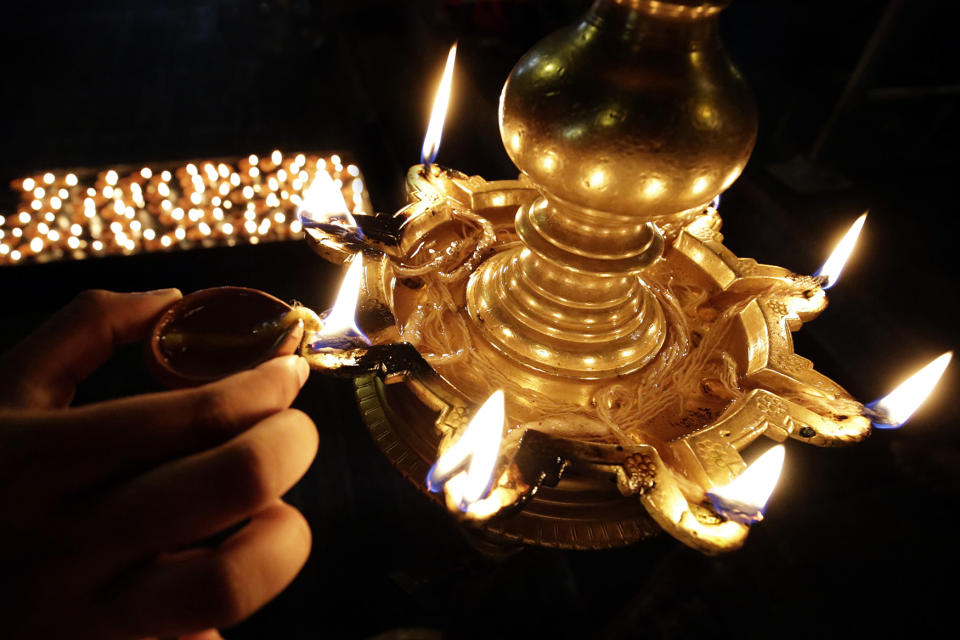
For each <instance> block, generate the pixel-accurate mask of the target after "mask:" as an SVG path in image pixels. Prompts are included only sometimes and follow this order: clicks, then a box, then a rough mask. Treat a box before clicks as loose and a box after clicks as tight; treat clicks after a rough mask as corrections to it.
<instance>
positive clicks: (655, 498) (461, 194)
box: [303, 166, 870, 553]
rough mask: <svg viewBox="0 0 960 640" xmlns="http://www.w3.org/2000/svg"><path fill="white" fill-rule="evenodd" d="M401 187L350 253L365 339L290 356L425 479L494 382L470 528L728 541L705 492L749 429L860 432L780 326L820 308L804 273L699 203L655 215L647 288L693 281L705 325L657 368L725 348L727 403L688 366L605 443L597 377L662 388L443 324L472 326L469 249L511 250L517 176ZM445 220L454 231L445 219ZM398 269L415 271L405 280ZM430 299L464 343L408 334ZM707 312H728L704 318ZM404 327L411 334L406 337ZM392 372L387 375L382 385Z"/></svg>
mask: <svg viewBox="0 0 960 640" xmlns="http://www.w3.org/2000/svg"><path fill="white" fill-rule="evenodd" d="M407 184H408V191H409V194H410V199H411V204H410V205H409V206H408V207H406V208H405V209H403V210H402V211H401V212H400V214H399V215H400V216H401V217H403V219H404V224H403V225H402V233H401V236H400V237H399V238H398V242H397V244H396V246H395V247H394V248H392V249H390V248H386V250H383V251H381V250H375V249H373V248H372V247H371V248H369V249H367V250H366V251H364V253H363V259H364V262H365V265H366V266H365V270H364V279H363V282H362V290H361V293H360V302H359V305H358V306H359V310H358V324H359V325H360V328H362V329H363V330H364V332H366V333H367V334H368V335H369V336H370V337H371V338H372V341H373V343H374V345H373V346H370V347H360V348H357V349H355V350H351V351H346V352H333V353H315V352H312V351H311V350H310V349H309V348H306V349H305V350H304V352H303V353H304V355H305V356H306V357H307V358H308V360H309V361H310V362H311V365H312V366H313V367H314V368H315V369H319V370H322V371H326V372H329V373H335V374H338V375H351V376H360V377H359V378H357V385H358V398H359V399H360V403H361V409H362V413H363V416H364V419H365V420H366V421H367V424H368V426H369V427H370V429H371V432H372V433H373V435H374V437H375V439H376V440H377V442H378V444H379V445H380V446H381V447H382V449H383V450H384V452H385V454H386V455H387V457H388V458H390V460H391V461H392V462H393V463H394V464H395V465H396V466H397V467H398V468H399V469H400V470H401V471H402V472H403V473H404V474H405V475H407V476H408V477H409V478H410V480H411V481H412V482H414V483H415V484H417V486H419V487H421V488H422V489H423V490H424V491H426V486H425V483H424V480H425V476H426V471H427V469H429V466H430V464H431V463H432V462H433V460H435V459H436V457H437V456H438V455H439V454H441V453H442V452H443V451H444V450H445V449H446V448H447V447H449V446H450V443H451V442H453V441H455V440H456V438H457V437H458V435H459V434H460V433H461V431H462V429H463V428H464V426H465V424H466V423H467V421H468V419H469V417H470V415H471V413H472V412H473V411H474V410H475V408H476V407H477V406H478V405H479V404H480V402H481V401H482V400H483V399H484V398H485V397H486V395H487V394H489V392H490V391H492V390H493V389H494V388H498V387H501V388H504V389H505V390H506V391H507V396H508V399H507V414H508V418H507V420H508V425H509V426H508V430H507V437H506V441H505V444H504V446H503V448H502V449H501V459H500V462H499V464H498V468H497V472H496V478H495V481H494V490H493V492H492V493H491V496H490V498H488V499H487V501H488V504H485V505H483V506H484V509H483V510H480V511H478V512H477V513H476V514H471V513H468V514H464V516H463V517H464V518H465V519H466V521H467V522H468V523H469V524H470V525H471V526H475V527H479V528H480V530H482V531H483V532H485V533H484V535H486V536H488V537H492V538H494V539H500V540H503V541H513V542H522V543H526V544H539V545H544V546H558V547H564V548H581V549H588V548H589V549H594V548H605V547H610V546H619V545H623V544H630V543H632V542H636V541H638V540H641V539H643V538H645V537H647V536H649V535H651V534H652V532H653V531H654V530H655V529H654V528H653V524H652V522H656V524H657V525H658V526H659V527H660V528H661V529H662V530H664V531H666V532H667V533H669V534H670V535H672V536H673V537H675V538H677V539H678V540H680V541H682V542H683V543H684V544H687V545H689V546H691V547H693V548H696V549H699V550H701V551H703V552H705V553H719V552H723V551H729V550H732V549H735V548H737V547H739V546H740V545H742V544H743V542H744V541H745V539H746V536H747V533H748V531H749V528H748V527H747V526H745V525H742V524H739V523H736V522H733V521H730V520H727V519H725V518H723V517H722V516H721V515H718V514H717V513H716V512H715V511H714V509H713V508H712V507H711V506H710V504H709V502H708V501H707V500H706V498H705V492H706V491H708V490H710V489H711V488H714V487H717V486H721V485H724V484H726V483H728V482H729V481H731V480H732V479H733V478H735V477H737V476H738V475H739V474H741V473H742V472H743V470H744V469H745V467H746V465H745V463H744V460H743V458H742V456H741V451H743V450H744V449H745V448H747V447H748V446H750V445H751V444H752V443H754V442H756V441H757V439H759V438H760V437H761V436H765V437H766V438H769V439H771V440H773V441H782V440H785V439H788V438H790V439H795V440H800V441H803V442H807V443H810V444H815V445H819V446H834V445H841V444H845V443H848V442H853V441H857V440H861V439H863V438H864V437H866V436H867V435H868V433H869V431H870V424H869V421H868V420H867V418H865V417H864V416H863V415H861V411H862V407H861V406H860V405H859V404H858V403H857V402H856V401H854V400H853V399H852V398H851V397H850V396H849V394H847V393H846V392H845V391H844V390H843V389H842V388H841V387H839V386H838V385H837V384H836V383H834V382H833V381H831V380H829V379H828V378H826V377H824V376H822V375H821V374H819V373H817V372H816V371H815V370H814V369H813V368H812V365H811V363H810V362H809V361H807V360H805V359H803V358H801V357H799V356H797V355H796V354H795V353H794V352H793V344H792V340H791V337H790V334H791V332H792V331H795V330H797V329H799V328H800V327H801V326H802V324H803V323H804V322H807V321H809V320H812V319H813V318H815V317H816V316H817V315H818V314H819V313H820V312H821V311H822V310H823V309H824V308H825V307H826V296H825V294H824V292H823V289H822V288H821V287H820V284H819V282H818V281H817V280H815V279H814V278H811V277H809V276H799V275H796V274H793V273H791V272H790V271H788V270H786V269H783V268H781V267H776V266H772V265H762V264H758V263H757V262H755V261H753V260H750V259H747V258H740V257H738V256H736V255H735V254H733V253H732V252H731V251H730V250H729V249H727V248H726V247H725V246H724V244H723V237H722V235H721V234H720V231H719V228H720V218H719V216H718V215H717V213H716V211H715V210H713V209H712V208H709V207H708V208H706V209H704V210H703V211H700V212H697V213H695V214H694V215H693V216H691V217H690V218H689V219H688V220H687V221H686V222H684V223H682V224H681V225H680V226H666V225H665V227H664V236H665V238H666V243H665V247H664V252H663V256H662V258H661V259H660V260H659V261H658V262H657V263H656V264H655V265H652V266H651V267H650V269H649V270H648V273H647V274H646V276H645V277H647V278H648V279H649V280H650V282H651V283H657V282H661V281H665V280H670V279H673V280H677V281H680V282H682V283H683V287H686V288H690V289H692V290H696V291H698V292H700V293H698V294H697V299H698V300H699V303H698V304H697V305H696V306H693V307H691V308H690V309H689V313H688V315H689V317H690V318H691V319H694V320H691V321H692V322H697V323H699V324H697V327H698V329H697V331H703V332H704V335H705V336H709V335H710V333H709V332H710V331H712V330H714V329H718V328H720V329H722V331H721V332H720V333H719V334H717V335H718V336H719V337H718V338H717V339H716V340H714V341H710V340H708V339H707V338H704V339H703V340H701V341H700V342H699V346H697V345H692V346H691V349H690V350H689V351H688V352H687V353H686V355H685V356H684V357H683V358H682V359H681V360H678V361H677V362H676V363H675V364H674V365H673V367H672V368H671V369H670V370H668V371H667V372H665V373H664V374H663V376H664V377H671V376H676V375H680V374H681V373H682V372H683V369H684V367H689V366H695V364H694V365H691V364H690V363H697V362H699V361H703V362H709V359H710V358H711V357H712V356H713V355H716V354H728V355H729V357H730V358H732V360H733V361H734V368H733V371H734V375H735V377H736V385H737V389H738V390H737V395H736V398H734V399H730V398H727V399H723V398H720V397H717V396H716V395H714V394H713V393H712V392H711V388H712V387H713V385H715V384H716V380H715V379H714V377H713V376H714V374H713V373H711V370H710V369H709V367H705V368H703V369H702V370H701V369H697V368H696V367H695V368H694V370H693V374H692V375H693V377H692V378H691V379H692V380H693V382H694V384H693V386H692V387H691V388H690V389H687V390H686V391H685V393H686V394H687V396H686V397H685V398H684V405H685V406H684V407H682V408H680V409H679V410H674V409H668V410H667V411H666V412H663V411H661V412H660V413H654V414H651V417H650V419H649V420H647V421H645V422H644V423H643V424H641V425H639V426H638V427H637V428H636V429H631V430H624V431H622V433H623V434H625V435H627V438H626V439H621V440H618V438H617V436H615V435H614V434H615V428H616V427H617V425H616V424H614V425H610V426H605V425H606V424H607V423H604V422H603V421H601V420H599V419H598V416H599V408H600V405H601V404H603V403H604V402H606V400H604V398H606V397H607V396H606V395H605V393H606V392H607V391H608V390H609V389H610V387H611V384H615V385H635V386H636V387H637V390H638V392H639V393H640V394H641V395H644V396H653V397H655V396H656V395H657V394H659V393H662V392H663V391H662V389H661V388H659V387H657V386H646V387H645V386H642V385H643V384H645V383H644V374H645V370H641V371H638V372H636V373H634V374H630V375H626V376H620V377H618V378H617V380H616V382H615V383H611V382H610V381H604V380H603V379H591V378H582V379H574V378H571V377H569V376H557V375H554V374H550V373H547V372H544V371H540V370H537V369H532V368H530V367H527V366H526V365H523V364H521V363H517V362H514V361H512V360H511V359H510V358H509V357H508V356H507V355H506V354H505V353H504V352H503V351H502V350H500V349H497V348H495V347H494V346H492V345H490V344H489V343H488V342H486V339H485V337H484V336H483V334H481V333H480V332H479V331H476V330H473V331H469V332H467V333H466V334H462V335H461V334H458V333H455V329H456V327H457V326H467V327H473V328H474V329H475V326H474V324H473V322H472V320H471V319H470V317H469V316H468V314H467V312H466V311H465V310H464V309H463V304H464V303H465V299H466V297H465V296H466V294H465V289H466V281H467V277H468V275H469V273H470V272H475V271H476V270H477V269H478V267H477V265H476V264H475V263H474V261H475V260H477V259H479V260H482V262H481V263H480V265H479V268H480V270H482V267H483V266H484V265H486V264H488V263H496V261H497V260H498V259H502V256H505V255H509V254H510V250H511V248H512V247H513V246H515V243H516V242H517V235H516V233H515V231H514V230H513V228H512V226H511V225H510V220H511V219H512V218H513V215H512V214H513V212H514V211H516V210H517V209H518V208H520V207H523V206H525V205H526V204H528V203H529V202H531V201H533V200H535V199H536V198H537V195H538V194H537V192H536V191H535V190H534V189H532V188H531V187H530V186H529V185H526V184H524V183H523V182H522V181H498V182H486V181H484V180H483V179H481V178H479V177H476V176H466V175H464V174H461V173H458V172H455V171H449V170H444V169H441V168H439V167H436V166H432V167H423V166H417V167H413V168H412V169H411V170H410V172H409V174H408V179H407ZM465 215H466V217H464V216H465ZM464 221H468V222H464ZM451 225H460V226H454V227H453V229H454V231H451ZM484 230H486V231H489V232H490V234H492V235H491V236H488V234H487V233H485V232H484ZM311 237H312V238H313V240H314V241H315V242H316V244H315V245H314V246H315V248H316V249H317V250H318V251H319V252H320V253H321V254H322V255H324V256H326V257H329V258H332V259H334V260H337V261H342V260H345V259H346V258H347V257H348V256H349V255H350V252H349V251H347V250H346V247H345V246H344V245H342V244H339V241H338V239H337V238H334V237H325V236H323V235H322V234H316V236H315V237H314V236H311ZM431 238H433V239H436V242H433V241H432V240H431ZM491 238H492V240H491ZM488 241H489V243H488ZM464 243H465V244H464ZM461 245H463V246H461ZM431 246H433V247H437V248H438V249H439V248H441V247H444V246H461V251H460V252H459V254H458V255H454V256H452V257H450V256H445V255H441V259H429V258H430V255H433V254H430V253H429V252H427V253H426V254H425V255H422V256H421V260H422V261H423V262H424V263H425V264H426V265H427V267H426V268H420V267H417V266H416V265H414V264H412V256H420V255H421V254H423V253H424V251H425V248H428V247H431ZM478 249H482V250H480V251H478ZM437 253H438V254H444V252H443V251H437ZM458 256H459V257H458ZM478 256H479V258H478ZM465 266H466V267H467V268H466V273H465V272H463V271H461V269H462V268H463V267H465ZM411 270H414V271H415V272H416V273H418V274H419V275H417V276H411V275H409V274H410V273H411ZM429 282H433V283H434V284H429ZM436 286H440V287H441V289H442V290H441V289H434V288H432V287H436ZM447 296H449V300H450V301H451V307H450V308H448V309H445V311H444V313H443V315H441V316H439V317H440V319H441V320H442V324H440V325H438V327H439V328H440V329H442V330H444V331H450V332H451V333H452V334H454V335H456V336H457V337H458V339H462V340H464V341H465V342H463V343H460V342H451V344H452V345H453V346H454V347H455V349H456V350H457V351H458V353H454V354H449V353H442V352H438V351H437V350H436V349H434V347H433V346H430V348H427V344H428V342H427V341H422V342H416V340H418V339H423V336H419V337H418V336H416V335H414V334H411V333H409V332H408V329H409V326H410V324H411V323H412V322H414V319H415V318H416V317H417V314H418V313H419V312H420V311H421V310H422V309H423V308H424V307H425V306H426V307H432V306H434V305H439V301H440V300H441V299H443V298H446V297H447ZM440 306H442V305H440ZM697 318H699V319H700V320H695V319H697ZM722 318H727V324H725V325H721V324H720V320H721V319H722ZM405 338H406V339H409V340H414V341H415V342H414V346H416V350H414V349H413V348H411V345H410V344H407V343H405V342H403V340H404V339H405ZM309 343H310V340H309V336H308V338H307V340H305V344H307V345H309ZM703 350H706V351H703ZM451 355H452V357H450V356H451ZM423 358H426V360H427V361H424V360H423ZM396 382H404V384H389V383H396ZM385 383H387V384H385ZM571 407H573V410H572V411H571ZM627 408H628V409H629V407H627ZM636 410H639V409H636ZM630 411H634V409H630ZM619 415H624V416H629V415H630V413H629V411H628V412H627V413H622V412H621V414H619ZM620 426H621V427H624V426H625V425H623V424H621V425H620ZM530 434H538V435H539V436H542V437H540V438H531V437H530ZM544 438H546V439H544ZM641 507H642V508H641ZM478 514H479V515H478Z"/></svg>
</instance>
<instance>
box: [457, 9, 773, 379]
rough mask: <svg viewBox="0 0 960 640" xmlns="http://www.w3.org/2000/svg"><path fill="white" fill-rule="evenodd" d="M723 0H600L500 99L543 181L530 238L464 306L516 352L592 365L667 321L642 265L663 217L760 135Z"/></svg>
mask: <svg viewBox="0 0 960 640" xmlns="http://www.w3.org/2000/svg"><path fill="white" fill-rule="evenodd" d="M726 4H727V2H725V1H722V0H669V1H667V0H661V1H657V0H597V1H596V2H595V3H594V4H593V6H592V7H591V8H590V10H589V11H588V12H587V14H586V15H585V16H584V17H583V19H582V20H581V21H580V22H579V23H578V24H575V25H573V26H572V27H569V28H566V29H564V30H561V31H559V32H557V33H555V34H553V35H552V36H549V37H548V38H546V39H545V40H543V41H542V42H540V43H539V44H538V45H536V46H535V47H534V48H533V49H532V50H531V51H530V52H529V53H527V55H526V56H524V57H523V58H522V59H521V60H520V62H518V63H517V66H516V67H515V68H514V70H513V72H512V73H511V75H510V77H509V78H508V80H507V83H506V85H505V86H504V89H503V94H502V96H501V102H500V133H501V136H502V137H503V141H504V145H505V146H506V149H507V152H508V153H509V154H510V156H511V158H512V159H513V161H514V163H515V164H516V165H517V166H518V167H519V168H520V170H521V171H522V172H523V173H524V174H525V175H526V177H527V178H528V179H529V180H530V181H531V182H532V183H533V184H534V186H535V187H536V189H537V190H538V191H539V192H540V194H541V196H540V198H538V199H537V200H536V201H535V202H533V203H532V204H530V205H528V206H525V207H522V208H521V209H520V211H519V212H518V214H517V217H516V229H517V232H518V234H519V235H520V237H521V239H522V241H523V245H524V246H523V247H521V248H517V249H514V250H512V251H509V252H505V253H503V254H501V255H499V256H496V257H495V258H493V259H491V260H489V261H487V263H485V264H484V265H482V266H481V268H480V269H479V270H478V271H477V272H476V273H474V274H473V276H472V278H471V280H470V283H469V286H468V292H467V306H468V309H469V311H470V314H471V317H472V318H473V319H474V321H475V322H476V323H477V325H478V327H479V329H480V331H481V333H482V335H483V336H484V337H485V338H486V339H487V340H488V341H489V342H490V343H491V344H492V345H493V346H494V347H496V348H497V349H499V350H500V351H501V352H503V353H504V354H506V356H507V357H508V358H510V359H512V360H515V361H519V362H521V363H523V364H525V365H527V366H529V367H532V368H534V369H537V370H540V371H545V372H548V373H552V374H556V375H560V376H563V377H573V378H578V379H597V378H605V377H609V376H613V375H619V374H624V373H629V372H631V371H635V370H637V369H639V368H641V367H642V366H643V365H644V364H646V363H647V362H648V361H649V360H650V359H651V358H653V356H654V355H656V353H657V351H658V350H659V349H660V347H661V346H662V344H663V341H664V338H665V321H664V315H663V311H662V309H661V308H660V305H659V303H658V301H657V299H656V297H655V296H654V295H653V294H652V293H651V292H650V291H649V290H648V289H647V287H646V286H645V285H644V284H643V282H642V280H641V279H640V277H639V274H640V273H641V272H642V271H643V270H644V269H645V268H646V267H647V266H649V265H650V264H652V263H653V262H654V261H656V260H657V259H658V258H659V257H660V255H661V254H662V252H663V238H662V237H661V235H660V232H659V231H658V230H657V227H656V226H655V224H654V222H653V221H654V220H658V219H662V218H663V217H667V218H669V217H674V216H678V215H681V214H683V213H686V212H689V211H691V210H697V209H702V208H703V207H704V206H705V205H706V204H707V203H709V202H710V201H711V200H712V199H713V198H714V197H715V196H716V195H717V194H718V193H719V192H720V191H722V190H723V189H725V188H726V187H728V186H729V185H730V184H731V183H732V182H733V181H734V180H735V179H736V177H737V176H738V175H739V174H740V172H741V171H742V170H743V167H744V165H745V164H746V161H747V158H748V157H749V155H750V151H751V149H752V148H753V142H754V138H755V136H756V114H755V112H754V107H753V102H752V99H751V97H750V94H749V90H748V89H747V87H746V84H745V83H744V82H743V80H742V78H741V77H740V75H739V73H737V71H736V69H734V67H733V65H732V64H731V63H730V61H729V60H728V59H727V57H726V55H725V54H724V52H723V49H722V47H721V46H720V42H719V39H718V37H717V33H716V16H717V14H718V13H719V11H720V10H721V9H722V8H723V6H725V5H726Z"/></svg>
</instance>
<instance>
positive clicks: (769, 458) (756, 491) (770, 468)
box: [707, 444, 784, 524]
mask: <svg viewBox="0 0 960 640" xmlns="http://www.w3.org/2000/svg"><path fill="white" fill-rule="evenodd" d="M783 456H784V448H783V445H782V444H778V445H776V446H775V447H771V448H770V449H768V450H767V451H765V452H764V453H763V455H762V456H760V457H759V458H757V459H756V460H755V461H754V462H753V464H751V465H750V466H749V467H747V469H746V471H744V472H743V473H741V474H740V475H739V476H737V477H736V478H734V479H733V481H731V482H730V483H729V484H725V485H723V486H722V487H715V488H713V489H711V490H710V491H708V492H707V496H708V497H709V498H710V500H711V502H713V506H714V508H715V509H716V510H717V512H718V513H720V514H722V515H723V516H725V517H727V518H729V519H730V520H736V521H737V522H741V523H743V524H750V523H752V522H759V521H760V520H763V511H764V509H765V508H766V506H767V501H768V500H769V499H770V494H772V493H773V489H774V487H776V486H777V480H779V479H780V471H781V469H782V468H783Z"/></svg>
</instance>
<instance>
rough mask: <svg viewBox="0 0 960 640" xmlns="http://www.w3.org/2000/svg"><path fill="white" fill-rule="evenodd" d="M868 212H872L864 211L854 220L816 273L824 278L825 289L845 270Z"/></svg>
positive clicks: (835, 281) (815, 275)
mask: <svg viewBox="0 0 960 640" xmlns="http://www.w3.org/2000/svg"><path fill="white" fill-rule="evenodd" d="M868 213H870V212H869V211H864V212H863V214H862V215H861V216H860V217H859V218H857V219H856V220H854V221H853V224H852V225H850V228H849V229H847V233H846V234H844V236H843V239H842V240H840V242H838V243H837V246H836V247H834V248H833V253H831V254H830V257H829V258H827V261H826V262H824V263H823V266H822V267H820V269H819V270H818V271H817V272H816V273H815V274H814V277H818V278H822V279H823V285H822V286H823V288H824V289H829V288H830V287H832V286H833V285H835V284H837V280H839V279H840V274H841V273H842V272H843V267H844V266H845V265H846V264H847V259H849V258H850V254H851V253H853V249H854V247H856V246H857V238H858V237H860V230H861V229H863V223H864V222H866V221H867V214H868Z"/></svg>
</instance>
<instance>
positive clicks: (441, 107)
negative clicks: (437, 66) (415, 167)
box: [420, 43, 457, 164]
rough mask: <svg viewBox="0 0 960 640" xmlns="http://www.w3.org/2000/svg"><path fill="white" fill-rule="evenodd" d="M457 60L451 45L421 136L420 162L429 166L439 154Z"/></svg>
mask: <svg viewBox="0 0 960 640" xmlns="http://www.w3.org/2000/svg"><path fill="white" fill-rule="evenodd" d="M456 60H457V43H453V46H451V47H450V52H449V53H448V54H447V64H446V66H445V67H444V68H443V78H442V79H441V80H440V86H439V87H438V88H437V95H436V97H435V98H434V100H433V109H432V110H431V112H430V124H428V125H427V133H426V135H424V136H423V148H422V149H421V150H420V162H421V163H422V164H431V163H433V161H434V160H436V159H437V154H438V153H439V152H440V138H441V137H442V136H443V121H444V120H445V119H446V117H447V106H448V105H449V104H450V89H451V87H452V86H453V68H454V65H455V63H456Z"/></svg>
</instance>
